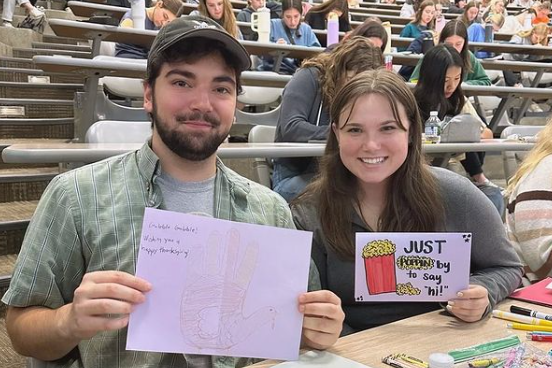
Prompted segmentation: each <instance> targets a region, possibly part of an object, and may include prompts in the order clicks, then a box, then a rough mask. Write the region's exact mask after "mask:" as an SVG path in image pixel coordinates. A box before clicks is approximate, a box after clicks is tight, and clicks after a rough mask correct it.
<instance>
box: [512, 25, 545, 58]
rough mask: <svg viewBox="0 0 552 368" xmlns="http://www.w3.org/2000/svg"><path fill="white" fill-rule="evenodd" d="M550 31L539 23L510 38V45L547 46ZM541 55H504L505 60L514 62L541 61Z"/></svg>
mask: <svg viewBox="0 0 552 368" xmlns="http://www.w3.org/2000/svg"><path fill="white" fill-rule="evenodd" d="M549 32H550V29H549V28H548V26H547V25H546V24H544V23H539V24H536V25H535V26H533V27H532V28H531V29H530V30H528V31H521V32H518V33H517V34H515V35H513V36H512V39H511V40H510V43H513V44H516V45H540V46H546V45H547V44H548V34H549ZM543 58H544V56H543V55H526V54H504V59H505V60H516V61H538V60H540V59H543Z"/></svg>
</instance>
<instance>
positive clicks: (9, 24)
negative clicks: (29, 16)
mask: <svg viewBox="0 0 552 368" xmlns="http://www.w3.org/2000/svg"><path fill="white" fill-rule="evenodd" d="M2 27H6V28H15V27H14V26H13V24H12V22H8V21H7V20H5V21H3V22H2Z"/></svg>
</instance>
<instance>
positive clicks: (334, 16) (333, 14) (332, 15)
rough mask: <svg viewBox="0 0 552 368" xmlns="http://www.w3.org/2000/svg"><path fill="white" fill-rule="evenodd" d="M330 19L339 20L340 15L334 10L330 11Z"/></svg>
mask: <svg viewBox="0 0 552 368" xmlns="http://www.w3.org/2000/svg"><path fill="white" fill-rule="evenodd" d="M328 20H336V21H339V17H338V16H337V14H336V13H334V12H333V11H332V12H330V14H329V15H328Z"/></svg>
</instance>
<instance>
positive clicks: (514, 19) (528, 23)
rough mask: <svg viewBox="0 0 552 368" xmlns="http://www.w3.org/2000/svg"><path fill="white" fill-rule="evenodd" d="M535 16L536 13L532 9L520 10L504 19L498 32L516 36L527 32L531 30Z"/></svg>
mask: <svg viewBox="0 0 552 368" xmlns="http://www.w3.org/2000/svg"><path fill="white" fill-rule="evenodd" d="M536 16H537V12H535V9H532V8H529V9H525V10H522V11H521V12H519V14H516V15H508V16H507V17H506V18H505V19H504V24H503V25H502V28H500V32H502V33H510V34H516V33H518V32H521V31H528V30H530V29H531V28H533V25H532V22H533V19H534V18H535V17H536Z"/></svg>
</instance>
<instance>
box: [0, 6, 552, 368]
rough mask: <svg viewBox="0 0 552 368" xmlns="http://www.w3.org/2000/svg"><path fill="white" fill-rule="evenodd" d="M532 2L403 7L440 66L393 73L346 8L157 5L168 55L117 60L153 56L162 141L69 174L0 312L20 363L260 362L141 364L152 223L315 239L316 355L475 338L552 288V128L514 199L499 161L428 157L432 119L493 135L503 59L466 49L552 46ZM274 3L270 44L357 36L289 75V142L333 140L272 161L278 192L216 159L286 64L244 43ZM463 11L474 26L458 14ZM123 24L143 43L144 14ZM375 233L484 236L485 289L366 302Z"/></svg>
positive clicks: (472, 282)
mask: <svg viewBox="0 0 552 368" xmlns="http://www.w3.org/2000/svg"><path fill="white" fill-rule="evenodd" d="M9 1H12V0H4V3H6V2H9ZM17 1H19V0H17ZM387 2H388V3H393V1H387ZM16 4H20V5H21V6H25V5H24V4H25V2H23V1H21V2H16ZM515 4H516V5H517V6H520V7H524V8H526V9H525V10H522V11H521V12H520V13H519V14H516V15H509V14H508V12H507V7H506V4H505V3H504V2H503V0H491V1H483V2H479V1H476V2H466V1H465V0H455V1H454V2H453V3H449V2H446V3H444V2H440V1H438V0H424V1H419V0H407V1H405V3H404V5H403V6H402V9H401V10H400V13H401V16H406V17H408V18H411V19H412V20H411V22H410V23H408V24H407V25H405V26H404V28H403V29H402V32H401V33H400V36H401V37H404V38H410V39H411V40H410V42H411V43H410V45H409V46H408V47H407V48H405V49H406V51H408V52H409V53H412V54H423V55H422V56H421V57H420V60H419V62H418V63H417V65H415V66H411V67H408V66H403V67H402V68H400V70H398V69H397V70H396V71H394V70H389V69H391V68H386V67H385V62H384V61H385V58H384V52H385V51H386V49H388V45H389V44H390V42H391V40H390V39H389V34H388V32H387V29H386V27H385V26H384V25H382V23H381V21H380V20H379V19H374V18H376V17H377V15H374V16H373V17H370V18H367V19H366V20H365V21H364V22H362V23H360V24H356V22H354V21H353V20H352V15H351V13H354V9H349V6H350V5H349V3H348V2H347V1H345V0H328V1H326V2H324V3H321V4H317V5H314V6H312V7H310V6H307V7H305V4H304V3H302V2H301V0H282V1H281V2H280V1H269V2H268V3H266V4H265V2H264V0H248V3H247V7H245V8H243V9H241V11H240V12H239V13H238V14H237V15H236V14H235V12H234V9H233V6H232V2H231V1H230V0H198V1H197V2H195V1H192V0H190V1H189V2H188V3H187V4H186V6H183V5H182V1H181V0H158V1H157V2H156V3H155V4H154V5H152V6H150V7H147V8H146V10H145V12H146V13H145V27H146V29H151V30H159V32H158V35H157V37H156V38H155V40H154V42H153V44H152V46H151V48H150V49H145V48H143V47H139V46H136V45H132V44H117V46H116V56H118V57H125V58H142V59H147V76H146V79H145V81H144V109H145V111H146V112H147V113H148V114H149V116H150V118H151V120H152V128H153V133H152V137H151V139H150V140H148V142H146V143H145V144H144V145H143V146H142V148H140V149H139V150H137V151H135V152H132V153H129V154H126V155H123V156H118V157H114V158H111V159H108V160H104V161H101V162H97V163H94V164H91V165H87V166H83V167H80V168H78V169H75V170H71V171H68V172H65V173H63V174H61V175H59V176H57V177H56V178H55V179H54V180H53V181H52V182H51V184H50V185H49V187H48V188H47V190H46V191H45V193H44V194H43V196H42V198H41V200H40V203H39V205H38V208H37V210H36V213H35V215H34V216H33V219H32V220H31V223H30V225H29V230H28V231H27V234H26V236H25V239H24V242H23V246H22V249H21V252H20V254H19V256H18V260H17V264H16V269H15V272H14V275H13V278H12V281H11V285H10V288H9V290H8V292H7V293H6V294H5V295H4V297H3V298H2V302H4V303H5V304H7V305H8V312H7V317H6V326H7V330H8V333H9V336H10V338H11V340H12V342H13V346H14V348H15V349H16V351H18V352H19V353H20V354H22V355H25V356H30V357H34V358H36V359H39V360H44V361H48V362H50V363H51V366H59V367H62V366H64V367H100V366H102V367H114V366H120V367H186V366H188V367H218V368H220V367H223V368H226V367H241V366H245V365H247V364H250V363H253V362H255V359H253V358H249V357H244V358H235V357H225V356H210V355H183V354H174V353H154V352H140V351H129V350H126V349H125V343H126V339H127V332H128V328H127V327H128V321H129V314H130V312H131V311H132V310H133V309H134V308H135V307H136V305H138V304H141V303H144V301H145V300H147V298H148V293H149V292H150V291H151V290H152V289H154V288H155V285H152V284H150V282H149V281H148V280H144V279H142V278H139V277H136V276H135V271H136V261H137V260H136V257H137V256H136V253H137V249H138V245H139V241H140V238H141V235H140V234H141V225H142V220H143V216H144V210H145V209H146V208H148V207H153V208H158V209H164V210H170V211H176V212H182V213H204V214H207V215H209V216H211V217H215V218H219V219H225V220H232V221H239V222H247V223H252V224H260V225H268V226H274V227H283V228H289V229H300V230H306V231H310V232H312V233H313V241H312V254H311V262H310V273H309V280H308V292H306V293H303V294H301V295H299V296H298V297H297V301H296V303H297V308H298V309H299V311H301V312H302V313H303V314H304V317H303V327H302V336H301V338H302V339H301V341H302V346H303V347H306V348H311V349H322V350H323V349H327V348H330V347H331V346H333V345H334V344H335V342H336V341H337V339H338V338H339V337H340V336H344V335H347V334H351V333H354V332H358V331H362V330H365V329H369V328H372V327H376V326H380V325H383V324H387V323H391V322H394V321H397V320H400V319H403V318H407V317H411V316H414V315H418V314H421V313H425V312H428V311H433V310H438V309H443V311H444V312H445V313H448V314H450V315H452V316H454V317H456V318H457V319H458V320H460V321H462V322H468V323H469V322H476V321H479V320H481V319H482V318H484V317H486V316H488V315H489V313H490V312H491V311H492V310H493V309H494V307H495V306H496V305H497V304H498V303H500V302H501V301H502V300H503V299H505V298H506V297H507V296H508V295H509V294H510V293H511V292H512V291H513V290H515V289H516V288H518V287H519V286H520V285H521V284H522V278H524V277H529V278H530V279H531V280H532V281H534V280H540V279H542V278H544V277H546V276H548V275H550V274H552V255H551V251H552V242H551V239H552V235H551V231H550V222H551V221H552V182H551V181H550V172H551V171H552V120H551V122H549V123H548V124H547V126H546V127H545V128H544V129H543V130H542V132H541V134H540V135H539V138H538V141H537V144H536V145H535V148H534V149H533V150H532V151H531V152H530V153H529V154H528V156H527V158H526V159H525V161H524V162H523V164H522V165H521V166H520V169H519V171H518V172H517V173H516V174H515V176H514V177H513V178H512V180H511V181H510V182H509V183H508V185H507V187H506V188H505V189H504V188H501V187H499V186H498V185H496V184H495V183H493V182H492V181H490V180H489V179H488V178H487V176H486V174H485V172H484V170H483V164H484V158H485V154H484V153H483V152H467V153H464V154H459V155H457V156H456V159H457V160H458V161H459V162H460V163H461V165H462V167H463V168H464V170H465V171H466V175H465V176H462V175H459V174H456V173H454V172H452V171H450V170H447V169H444V168H440V167H437V165H432V164H435V161H432V160H431V158H430V157H429V156H425V155H424V154H423V152H422V144H423V142H422V133H423V127H424V121H425V120H427V119H428V118H429V116H430V113H431V112H433V111H437V113H438V117H439V118H440V119H441V120H447V119H452V118H454V117H455V116H458V115H465V116H467V117H468V118H469V119H472V120H474V121H476V122H477V126H478V127H479V128H478V129H479V130H477V132H476V134H477V135H480V136H481V138H484V139H485V138H493V132H492V131H491V130H490V129H489V127H488V126H487V118H488V116H486V114H485V113H484V112H482V111H480V110H478V109H476V108H475V107H474V105H473V104H472V101H471V100H470V99H469V98H467V97H466V95H465V94H464V91H465V89H466V88H467V87H466V86H474V85H475V86H490V85H491V83H492V80H491V78H489V76H488V75H487V73H486V71H485V69H484V68H483V66H482V63H481V61H480V58H487V57H489V56H492V55H488V54H486V53H484V54H478V53H475V54H474V53H472V52H471V51H470V50H469V48H468V47H469V43H470V42H483V41H492V40H489V39H488V35H487V33H486V32H488V30H489V27H491V28H492V31H493V32H502V33H508V34H511V35H512V39H511V41H510V42H511V43H514V44H522V45H541V46H546V47H548V46H547V45H548V34H549V28H548V26H547V24H548V21H549V19H548V15H549V11H550V3H548V2H544V3H539V2H533V1H524V0H517V1H516V2H515ZM309 5H310V4H309ZM195 7H197V9H194V8H195ZM264 7H266V8H268V11H270V18H271V19H270V42H271V43H275V44H286V45H300V46H307V47H320V46H321V43H320V42H319V39H318V37H317V36H316V32H315V30H325V29H326V28H327V23H328V19H329V17H330V14H331V13H333V14H336V15H337V17H338V19H339V30H340V31H341V32H346V33H345V34H344V35H343V37H342V40H341V41H340V42H339V43H337V44H334V45H327V46H328V47H327V48H326V49H325V50H324V51H323V52H321V53H319V54H318V55H316V56H314V57H312V58H309V59H305V60H296V59H289V58H284V59H283V61H282V66H281V68H280V70H281V72H282V73H285V74H289V75H292V77H291V79H290V81H289V82H288V83H287V85H286V87H285V89H284V91H283V93H282V96H281V106H280V114H279V117H278V122H277V126H276V128H275V141H276V142H305V143H306V142H309V141H324V142H325V144H326V148H325V152H324V154H323V156H322V157H320V158H312V157H311V158H278V159H276V160H274V162H273V163H274V166H273V173H272V188H267V187H264V186H261V185H260V184H258V183H255V182H253V181H250V180H249V179H246V178H244V177H242V176H240V175H238V174H237V173H235V172H234V171H232V170H231V169H229V168H228V167H226V166H225V165H224V164H223V162H222V161H221V160H220V159H218V158H217V156H216V151H217V149H218V147H219V146H220V145H221V144H222V143H223V142H224V140H225V139H226V138H227V136H228V134H229V131H230V128H231V126H232V124H233V123H234V114H235V110H236V107H237V106H238V102H237V98H238V95H239V94H240V92H241V89H242V86H241V82H240V76H241V74H242V72H244V71H248V70H272V69H273V67H274V63H275V62H276V60H274V59H273V58H271V57H263V58H262V59H261V60H260V62H259V63H258V65H256V66H253V65H252V62H251V56H250V55H249V54H248V53H247V51H246V50H245V48H244V46H243V44H247V42H243V43H242V42H241V41H242V40H244V39H246V40H248V41H255V40H257V34H256V33H255V32H254V31H253V30H251V29H250V28H247V30H246V31H243V30H244V29H245V28H240V25H241V23H242V22H244V23H246V24H247V23H251V15H252V14H253V13H255V12H257V11H259V9H261V8H264ZM305 8H308V11H306V12H305ZM4 9H6V5H4ZM27 9H31V8H27ZM190 9H194V10H192V11H190ZM28 11H29V12H33V10H32V9H31V10H28ZM31 14H32V13H31ZM187 14H189V15H187ZM450 14H455V16H456V15H457V16H458V17H457V19H448V18H447V17H445V15H450ZM4 21H5V22H7V21H10V20H9V19H7V18H4ZM120 26H121V27H133V22H132V19H131V11H130V10H129V12H127V13H126V14H125V15H124V16H123V18H122V19H121V23H120ZM487 26H489V27H487ZM482 37H483V39H482ZM504 59H505V60H523V61H536V60H539V59H540V57H537V56H535V55H520V54H506V55H504ZM504 80H505V84H507V85H512V86H514V85H515V86H520V87H521V86H523V85H524V84H525V85H527V81H526V80H524V78H523V75H521V74H519V73H514V72H507V71H506V72H505V73H504ZM407 82H412V83H415V84H416V85H415V86H414V88H411V87H410V86H409V85H408V84H407ZM463 88H464V89H463ZM122 183H124V185H123V184H122ZM114 187H117V188H119V189H118V190H117V191H114V190H113V188H114ZM121 193H122V194H121ZM505 196H506V197H505ZM505 203H507V206H506V209H505ZM503 217H505V222H506V224H504V222H503V220H502V218H503ZM362 232H392V233H403V232H424V233H425V232H461V233H471V234H472V248H471V254H470V270H469V272H470V274H469V287H468V288H467V289H465V290H462V291H460V292H459V293H458V294H457V296H456V297H455V298H452V299H450V300H449V301H448V302H446V303H444V304H439V303H435V302H406V303H405V302H403V303H397V302H377V303H358V302H357V301H356V300H355V296H354V295H355V294H354V280H355V261H354V260H355V258H354V256H355V234H356V233H362ZM489 239H491V241H489Z"/></svg>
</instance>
